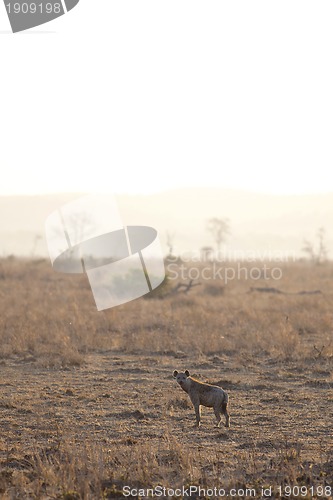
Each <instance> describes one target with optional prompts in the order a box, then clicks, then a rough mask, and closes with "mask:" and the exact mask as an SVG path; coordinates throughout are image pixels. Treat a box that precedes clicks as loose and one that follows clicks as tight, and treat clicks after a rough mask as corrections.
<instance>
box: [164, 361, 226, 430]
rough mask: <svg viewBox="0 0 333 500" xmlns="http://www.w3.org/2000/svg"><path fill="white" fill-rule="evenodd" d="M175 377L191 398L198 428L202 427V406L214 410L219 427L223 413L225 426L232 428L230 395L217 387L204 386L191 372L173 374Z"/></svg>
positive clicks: (175, 372)
mask: <svg viewBox="0 0 333 500" xmlns="http://www.w3.org/2000/svg"><path fill="white" fill-rule="evenodd" d="M173 376H174V378H175V379H176V381H177V382H178V384H179V385H180V387H181V388H182V389H183V391H185V392H187V394H188V395H189V396H190V399H191V401H192V403H193V406H194V410H195V416H196V419H197V426H198V427H199V426H200V416H201V406H208V407H209V408H213V409H214V413H215V416H216V419H217V426H218V427H220V424H221V421H222V413H223V415H224V416H225V426H226V427H230V416H229V413H228V401H229V396H228V394H227V393H226V392H225V391H224V390H223V389H222V388H221V387H218V386H217V385H210V384H203V383H202V382H199V381H198V380H195V379H194V378H192V377H190V372H189V371H188V370H185V372H177V370H175V371H174V372H173Z"/></svg>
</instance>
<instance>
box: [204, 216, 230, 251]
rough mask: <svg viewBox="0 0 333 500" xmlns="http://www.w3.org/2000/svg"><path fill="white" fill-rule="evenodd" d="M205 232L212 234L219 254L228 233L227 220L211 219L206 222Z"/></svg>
mask: <svg viewBox="0 0 333 500" xmlns="http://www.w3.org/2000/svg"><path fill="white" fill-rule="evenodd" d="M207 230H208V231H209V232H210V233H211V234H212V236H213V238H214V240H215V243H216V248H217V251H218V252H220V250H221V244H222V243H223V241H225V239H226V236H227V235H228V234H229V233H230V227H229V220H228V219H223V218H219V217H213V218H212V219H209V221H208V222H207Z"/></svg>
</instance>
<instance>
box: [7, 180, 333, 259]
mask: <svg viewBox="0 0 333 500" xmlns="http://www.w3.org/2000/svg"><path fill="white" fill-rule="evenodd" d="M79 196H81V194H78V193H77V194H56V195H45V196H9V197H5V196H3V197H0V255H8V254H16V255H25V256H31V255H46V254H47V248H46V243H45V238H44V222H45V219H46V217H47V216H48V215H49V214H50V213H51V212H52V211H53V210H55V209H57V208H58V207H60V206H61V205H63V204H64V203H66V202H68V201H70V200H72V199H75V198H77V197H79ZM117 199H118V204H119V207H120V210H121V214H122V218H123V221H124V224H139V225H152V226H154V227H155V228H156V229H157V230H158V231H159V234H160V239H161V241H162V243H163V245H164V249H165V252H166V251H167V247H166V233H167V232H169V233H170V234H172V235H173V240H174V249H175V252H176V253H179V254H180V253H183V252H186V251H194V252H195V251H198V250H199V249H200V248H201V247H202V246H206V245H214V241H213V239H212V236H211V235H210V234H209V232H208V231H207V230H206V222H207V220H208V219H209V218H211V217H226V218H228V219H229V220H230V228H231V234H230V235H229V236H228V238H227V241H226V244H225V251H226V252H227V253H230V255H232V254H233V252H238V253H242V252H243V253H244V254H247V253H250V252H257V253H259V254H263V253H265V252H266V253H267V252H268V253H271V254H274V253H275V254H277V253H279V252H281V253H284V254H294V255H296V256H299V255H301V252H300V250H301V248H302V246H303V240H304V238H306V239H309V240H311V241H314V239H315V234H316V232H317V230H318V228H319V227H322V226H323V227H325V229H326V242H327V247H328V250H329V252H330V257H331V258H332V257H333V192H332V193H327V194H322V195H300V196H296V195H288V196H278V195H264V194H255V193H250V192H246V191H238V190H223V189H218V188H188V189H178V190H170V191H165V192H161V193H156V194H152V195H118V196H117Z"/></svg>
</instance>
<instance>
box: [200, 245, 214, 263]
mask: <svg viewBox="0 0 333 500" xmlns="http://www.w3.org/2000/svg"><path fill="white" fill-rule="evenodd" d="M213 253H214V249H213V247H201V248H200V257H201V260H203V261H204V262H208V261H210V260H212V258H213Z"/></svg>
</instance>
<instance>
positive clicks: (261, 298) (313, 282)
mask: <svg viewBox="0 0 333 500" xmlns="http://www.w3.org/2000/svg"><path fill="white" fill-rule="evenodd" d="M209 265H211V264H209ZM260 265H262V264H260ZM276 265H278V266H279V267H281V270H282V277H281V278H280V279H279V280H272V279H267V277H266V279H265V277H264V276H261V277H260V279H257V278H256V279H251V278H249V279H245V276H244V272H243V275H241V276H240V279H235V280H231V281H230V282H229V283H228V284H227V285H225V283H223V282H221V281H220V280H203V279H201V278H199V281H200V282H201V284H200V285H199V286H195V287H192V288H191V289H190V290H189V291H188V292H187V293H186V294H185V293H182V292H181V288H179V289H178V291H174V290H175V288H176V285H177V283H179V280H178V281H173V280H169V282H168V283H167V284H166V285H165V286H164V287H162V289H160V290H158V292H157V293H156V294H154V296H153V297H152V298H149V299H147V298H140V299H138V300H135V301H133V302H130V303H128V304H125V305H123V306H119V307H117V308H114V309H109V310H105V311H102V312H97V310H96V308H95V305H94V301H93V296H92V294H91V290H90V287H89V284H88V282H87V279H86V277H85V276H83V275H82V276H75V275H64V274H57V273H55V272H53V270H52V269H51V267H50V265H49V263H48V262H47V261H46V260H33V261H27V260H18V259H15V258H7V259H2V260H1V261H0V298H1V301H0V308H1V310H0V336H1V342H0V365H1V383H0V409H1V417H2V418H1V430H2V432H1V437H0V497H1V498H3V499H12V498H19V499H34V498H42V499H44V498H45V499H51V498H52V499H54V498H59V499H61V498H62V499H67V500H74V499H99V498H125V497H124V496H123V488H124V486H126V485H128V486H131V487H132V488H148V487H150V488H153V487H155V486H157V485H162V486H165V487H169V488H182V487H183V486H184V487H188V486H189V485H192V486H197V487H199V486H200V487H202V488H214V487H216V488H223V489H225V490H226V491H229V489H230V488H235V491H236V493H235V495H234V496H233V498H248V496H247V497H246V496H245V490H246V488H254V489H255V494H256V498H261V497H262V498H263V495H262V493H261V491H262V490H261V488H269V487H270V486H272V488H273V490H272V493H271V497H270V498H296V497H297V495H295V494H297V491H298V490H297V489H295V488H301V487H302V488H304V489H303V490H302V492H303V493H304V495H303V496H302V498H308V499H309V498H321V499H324V498H332V493H330V490H329V487H330V486H332V485H333V438H332V416H333V375H332V374H333V341H332V337H333V335H332V328H333V266H332V264H331V263H327V264H325V265H322V266H313V265H311V264H310V263H307V262H294V263H284V264H276ZM187 266H190V264H187ZM191 266H192V267H193V266H197V268H198V270H199V272H200V269H201V266H202V264H200V265H199V264H195V263H193V264H191ZM230 266H236V264H230ZM248 266H249V264H248ZM172 269H173V271H174V269H175V268H174V267H173V268H172ZM199 274H200V273H199ZM251 288H252V289H253V288H257V289H258V288H271V291H270V292H267V291H262V290H252V291H251ZM274 289H275V290H274ZM277 290H279V291H283V292H284V293H277ZM315 290H320V293H319V292H318V293H315V294H304V293H301V294H300V293H298V292H304V291H315ZM185 368H188V369H189V370H190V372H191V374H192V375H195V376H196V377H197V378H198V379H199V380H202V381H208V382H209V383H214V384H218V385H221V386H222V387H223V388H224V389H225V390H227V391H228V393H229V397H230V414H231V428H230V429H225V428H215V427H214V423H215V419H214V414H213V412H212V410H211V409H208V408H203V416H202V427H201V428H200V429H199V430H198V429H195V428H194V427H193V424H194V423H195V416H194V411H193V408H192V405H191V403H190V401H189V399H188V396H187V395H186V394H185V393H184V392H182V391H181V389H180V387H178V386H177V384H176V382H175V381H174V379H173V377H172V372H173V370H174V369H177V370H183V369H185ZM286 486H291V487H294V490H292V493H293V494H292V495H288V492H289V490H287V491H285V490H284V488H285V487H286ZM278 487H281V488H282V495H281V496H279V495H278V490H277V488H278ZM311 487H312V488H313V489H312V490H311V489H310V488H311ZM325 487H326V489H325ZM320 488H323V490H321V489H320ZM300 491H301V490H300ZM169 493H170V492H169ZM169 496H170V498H171V493H170V495H169ZM141 497H142V498H145V496H144V495H141ZM206 497H207V498H208V496H206ZM129 498H131V497H129ZM192 498H199V496H198V494H195V493H194V494H193V495H192ZM201 498H204V496H203V494H201ZM252 498H253V496H252ZM298 498H300V496H299V497H298Z"/></svg>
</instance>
